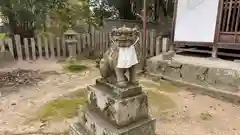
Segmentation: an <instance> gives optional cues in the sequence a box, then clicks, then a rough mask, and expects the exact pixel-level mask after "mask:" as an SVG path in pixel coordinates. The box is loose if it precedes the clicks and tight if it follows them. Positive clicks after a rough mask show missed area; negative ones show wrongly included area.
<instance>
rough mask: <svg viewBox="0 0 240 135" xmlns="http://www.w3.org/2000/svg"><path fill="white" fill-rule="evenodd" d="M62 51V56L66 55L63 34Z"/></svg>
mask: <svg viewBox="0 0 240 135" xmlns="http://www.w3.org/2000/svg"><path fill="white" fill-rule="evenodd" d="M61 48H62V52H63V57H67V54H66V52H67V50H66V43H65V37H64V36H62V47H61Z"/></svg>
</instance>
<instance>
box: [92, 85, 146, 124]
mask: <svg viewBox="0 0 240 135" xmlns="http://www.w3.org/2000/svg"><path fill="white" fill-rule="evenodd" d="M88 89H89V94H88V104H89V108H90V109H93V111H95V112H98V114H99V115H101V116H102V117H103V118H104V119H106V120H107V121H109V122H110V123H112V124H114V125H116V126H119V127H122V126H125V125H129V124H131V123H133V122H135V121H137V120H139V119H142V118H146V117H148V99H147V95H146V94H145V93H141V94H139V95H136V96H131V97H127V98H120V97H118V96H114V95H112V94H111V93H110V92H109V90H106V89H107V87H106V86H99V85H93V86H89V87H88Z"/></svg>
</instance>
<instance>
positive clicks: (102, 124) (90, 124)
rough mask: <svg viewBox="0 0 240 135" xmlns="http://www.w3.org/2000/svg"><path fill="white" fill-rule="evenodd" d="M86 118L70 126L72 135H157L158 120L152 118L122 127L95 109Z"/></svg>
mask: <svg viewBox="0 0 240 135" xmlns="http://www.w3.org/2000/svg"><path fill="white" fill-rule="evenodd" d="M84 119H85V120H84V122H82V123H81V124H79V123H77V124H73V125H71V126H70V131H69V133H70V135H155V122H156V121H155V119H152V118H148V119H144V120H140V121H138V122H136V123H133V124H131V125H129V126H126V127H123V128H121V129H118V128H116V127H115V126H113V125H111V124H110V123H108V122H107V121H105V120H104V119H102V118H101V117H99V115H98V114H96V113H95V112H93V111H87V112H86V113H85V118H84ZM83 127H85V129H83ZM86 131H87V132H86Z"/></svg>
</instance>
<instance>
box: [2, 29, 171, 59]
mask: <svg viewBox="0 0 240 135" xmlns="http://www.w3.org/2000/svg"><path fill="white" fill-rule="evenodd" d="M146 36H147V38H146V44H145V46H144V43H143V32H140V33H139V37H140V40H139V44H138V45H137V46H136V51H137V53H138V55H139V56H140V58H141V59H147V58H149V57H153V56H156V55H158V54H160V53H162V52H167V51H168V49H169V38H168V37H163V36H162V35H161V34H158V33H156V32H155V31H154V30H151V31H147V35H146ZM110 44H111V40H110V33H108V32H101V31H96V30H94V31H92V32H91V33H84V34H78V35H77V44H76V49H75V50H76V54H77V55H83V56H85V57H101V56H102V55H103V54H104V52H105V51H106V50H107V49H108V48H109V47H110ZM0 51H1V52H6V51H7V52H9V53H10V54H11V55H12V56H14V59H15V60H37V59H59V58H67V57H68V56H69V50H68V47H67V44H66V43H65V38H64V36H63V37H56V36H54V35H50V34H49V35H48V36H46V35H45V36H40V35H39V36H37V37H35V38H24V39H22V38H21V37H20V36H19V35H15V36H14V37H13V38H4V39H0ZM0 59H1V58H0Z"/></svg>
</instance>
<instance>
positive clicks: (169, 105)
mask: <svg viewBox="0 0 240 135" xmlns="http://www.w3.org/2000/svg"><path fill="white" fill-rule="evenodd" d="M145 91H147V92H148V100H149V111H150V114H151V115H153V116H154V117H157V116H159V115H160V114H161V113H163V112H166V111H167V110H170V109H174V108H175V107H176V104H175V102H174V101H173V100H172V99H171V98H170V97H169V96H167V95H165V94H161V93H158V92H153V91H151V90H145Z"/></svg>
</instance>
